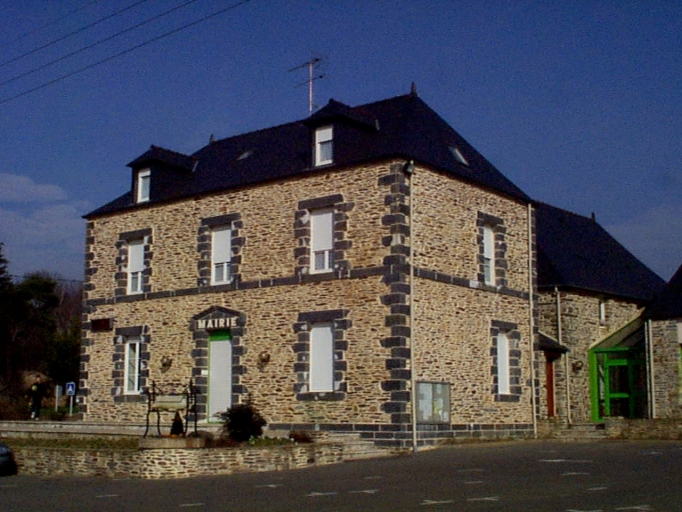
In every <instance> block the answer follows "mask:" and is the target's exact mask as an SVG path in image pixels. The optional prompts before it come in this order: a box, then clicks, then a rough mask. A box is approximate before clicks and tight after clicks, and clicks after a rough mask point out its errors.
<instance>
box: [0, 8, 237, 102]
mask: <svg viewBox="0 0 682 512" xmlns="http://www.w3.org/2000/svg"><path fill="white" fill-rule="evenodd" d="M250 1H251V0H242V1H240V2H236V3H234V4H232V5H230V6H228V7H226V8H224V9H221V10H219V11H217V12H214V13H213V14H209V15H208V16H204V17H203V18H200V19H198V20H196V21H193V22H191V23H187V24H186V25H183V26H181V27H178V28H176V29H173V30H170V31H168V32H165V33H163V34H161V35H159V36H156V37H153V38H151V39H148V40H147V41H145V42H143V43H140V44H137V45H135V46H132V47H130V48H128V49H127V50H123V51H121V52H118V53H116V54H114V55H110V56H109V57H106V58H104V59H101V60H98V61H97V62H94V63H92V64H88V65H87V66H83V67H82V68H79V69H76V70H75V71H71V72H70V73H67V74H65V75H62V76H60V77H57V78H55V79H53V80H49V81H47V82H45V83H43V84H40V85H38V86H36V87H32V88H31V89H27V90H25V91H24V92H20V93H19V94H15V95H14V96H10V97H9V98H5V99H3V100H0V105H4V104H5V103H8V102H10V101H12V100H15V99H17V98H21V97H22V96H26V95H27V94H31V93H32V92H36V91H39V90H40V89H44V88H45V87H48V86H50V85H52V84H55V83H57V82H60V81H62V80H65V79H67V78H70V77H72V76H74V75H77V74H79V73H82V72H83V71H87V70H88V69H92V68H94V67H96V66H99V65H100V64H104V63H106V62H109V61H111V60H114V59H116V58H118V57H121V56H123V55H126V54H128V53H130V52H133V51H135V50H138V49H140V48H142V47H144V46H147V45H149V44H151V43H154V42H156V41H159V40H161V39H164V38H166V37H168V36H171V35H173V34H177V33H178V32H181V31H183V30H185V29H188V28H190V27H193V26H194V25H198V24H199V23H202V22H204V21H206V20H209V19H211V18H215V17H216V16H219V15H221V14H224V13H226V12H228V11H231V10H233V9H236V8H237V7H241V6H242V5H244V4H247V3H249V2H250Z"/></svg>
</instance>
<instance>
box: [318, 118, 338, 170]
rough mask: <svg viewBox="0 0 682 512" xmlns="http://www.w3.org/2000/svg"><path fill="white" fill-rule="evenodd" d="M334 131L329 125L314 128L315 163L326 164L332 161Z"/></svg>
mask: <svg viewBox="0 0 682 512" xmlns="http://www.w3.org/2000/svg"><path fill="white" fill-rule="evenodd" d="M333 143H334V132H333V128H332V127H331V126H324V127H322V128H318V129H317V130H315V165H316V166H318V165H327V164H331V163H332V162H333V161H334V146H333Z"/></svg>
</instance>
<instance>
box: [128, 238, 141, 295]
mask: <svg viewBox="0 0 682 512" xmlns="http://www.w3.org/2000/svg"><path fill="white" fill-rule="evenodd" d="M143 270H144V239H142V238H139V239H137V240H130V241H128V293H129V294H134V293H142V282H143V279H142V271H143Z"/></svg>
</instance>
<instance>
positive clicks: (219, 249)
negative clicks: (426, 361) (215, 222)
mask: <svg viewBox="0 0 682 512" xmlns="http://www.w3.org/2000/svg"><path fill="white" fill-rule="evenodd" d="M211 231H212V233H211V238H212V243H211V251H212V254H211V282H212V283H213V284H224V283H229V282H230V281H231V280H232V272H231V261H232V226H231V225H229V224H228V225H223V226H216V227H214V228H213V229H212V230H211Z"/></svg>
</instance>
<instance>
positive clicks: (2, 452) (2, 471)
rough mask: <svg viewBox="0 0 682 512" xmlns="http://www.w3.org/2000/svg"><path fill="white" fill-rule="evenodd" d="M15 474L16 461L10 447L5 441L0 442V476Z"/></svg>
mask: <svg viewBox="0 0 682 512" xmlns="http://www.w3.org/2000/svg"><path fill="white" fill-rule="evenodd" d="M16 474H17V461H15V460H14V454H13V453H12V449H11V448H10V447H9V446H7V445H6V444H5V443H0V476H9V475H16Z"/></svg>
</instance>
